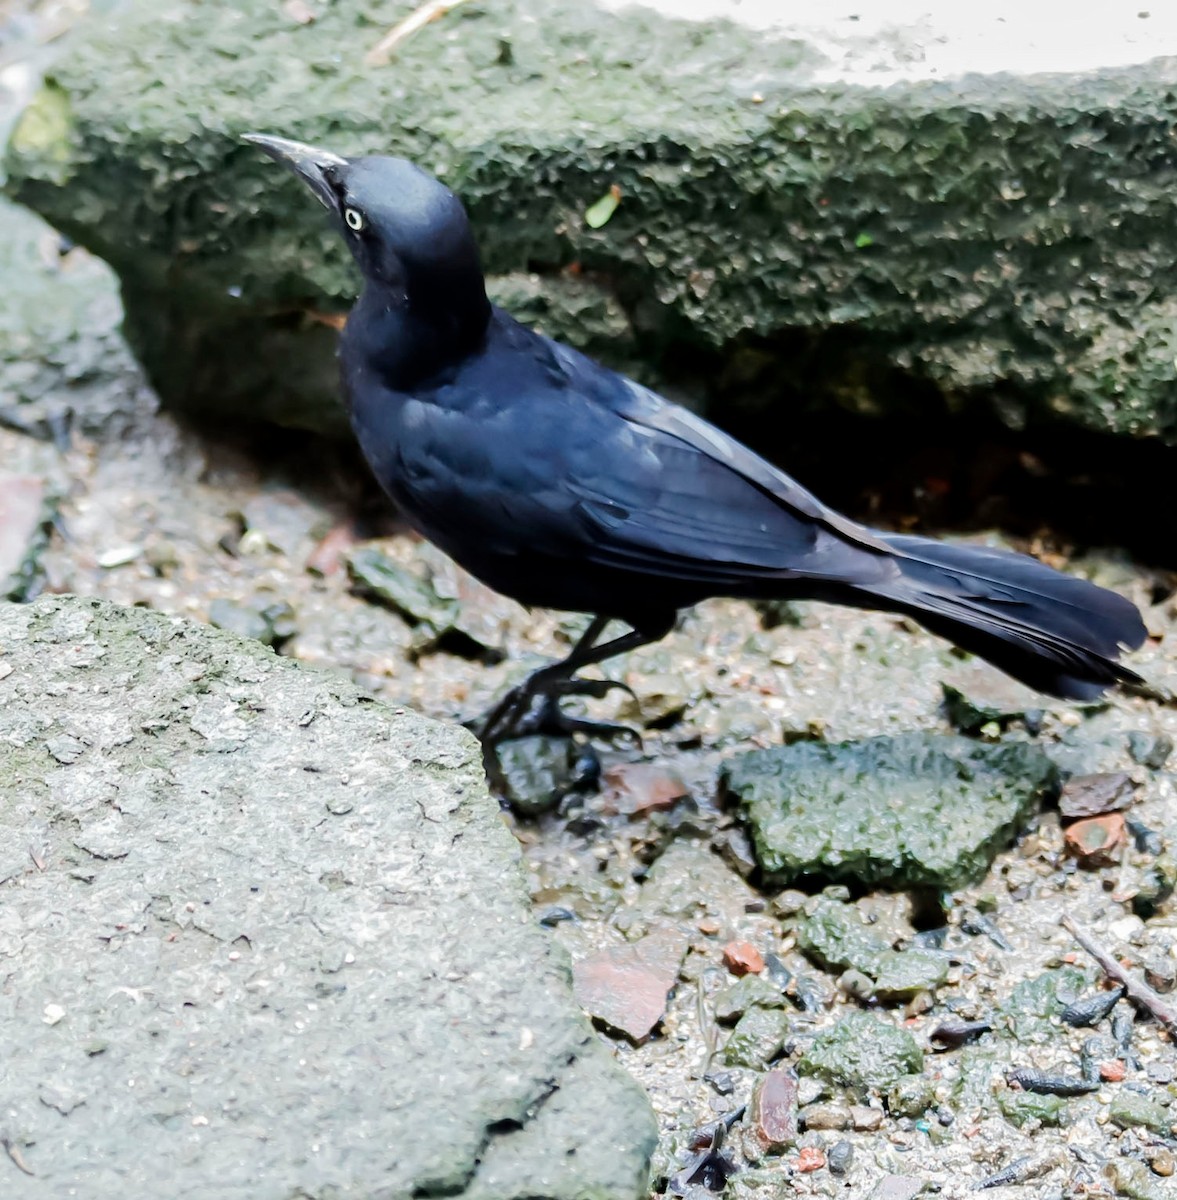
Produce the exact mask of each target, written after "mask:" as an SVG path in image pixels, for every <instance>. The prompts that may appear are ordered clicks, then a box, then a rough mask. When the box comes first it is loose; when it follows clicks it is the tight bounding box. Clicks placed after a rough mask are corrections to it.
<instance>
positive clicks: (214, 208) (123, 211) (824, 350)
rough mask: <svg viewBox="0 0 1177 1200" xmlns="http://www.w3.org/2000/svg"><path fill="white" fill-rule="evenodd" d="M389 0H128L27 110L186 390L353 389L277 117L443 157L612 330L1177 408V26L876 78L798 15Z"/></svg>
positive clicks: (230, 393) (619, 347) (635, 338)
mask: <svg viewBox="0 0 1177 1200" xmlns="http://www.w3.org/2000/svg"><path fill="white" fill-rule="evenodd" d="M380 33H381V29H380V28H379V27H378V26H377V25H376V24H375V23H374V20H373V18H372V17H371V16H370V15H369V14H368V12H367V11H366V10H364V9H362V8H359V9H357V8H355V7H353V6H350V5H327V6H323V7H321V8H319V9H317V10H316V20H315V21H313V22H311V23H307V24H300V23H299V22H297V21H296V20H294V19H293V18H292V17H291V16H290V15H289V14H288V13H287V12H286V11H285V10H284V9H283V6H281V5H274V4H271V3H269V2H267V0H249V2H248V3H241V4H234V5H218V6H209V5H207V4H200V3H196V2H195V0H164V2H161V0H137V2H131V3H128V4H126V5H125V6H123V7H121V8H120V9H119V10H118V12H117V14H116V15H113V16H108V15H105V14H104V15H102V16H101V17H98V18H95V19H94V20H93V21H91V22H90V24H89V28H88V30H86V31H85V32H84V33H83V35H82V36H80V37H78V38H77V39H76V40H75V42H74V43H73V45H72V46H71V48H70V50H69V51H68V53H67V54H66V55H65V56H64V57H63V58H62V59H60V60H59V61H58V62H57V64H56V65H55V67H54V71H53V77H52V81H51V83H50V85H49V86H48V87H47V88H46V89H45V90H43V91H42V92H40V93H39V94H38V96H37V97H36V99H35V100H34V102H33V105H32V106H31V108H30V110H29V112H28V114H27V115H26V117H25V119H24V120H23V121H22V122H21V123H20V124H19V126H18V127H17V128H16V130H15V132H14V135H13V147H14V153H13V154H12V156H11V169H12V178H11V186H12V188H13V189H14V190H15V192H16V194H17V195H18V196H20V197H21V198H22V199H24V200H26V201H27V202H28V203H30V204H31V205H33V206H34V207H36V208H37V209H38V210H40V211H41V212H43V213H44V214H45V215H46V216H47V217H48V218H49V219H50V220H51V221H52V222H53V223H55V224H56V225H58V226H60V227H61V228H62V229H64V230H66V231H67V232H69V233H70V234H71V236H75V237H77V238H79V239H80V240H83V241H84V242H85V244H87V245H89V246H91V247H93V248H94V249H96V250H97V251H98V252H99V253H100V254H102V255H103V256H104V257H106V258H108V259H109V261H110V262H112V263H113V264H114V265H115V266H116V269H117V270H118V271H119V273H120V275H121V276H122V277H123V280H124V283H125V285H126V298H127V303H128V310H129V317H130V324H131V330H132V333H133V337H134V341H135V344H136V345H137V346H138V347H139V348H140V350H141V351H142V354H143V357H144V361H145V362H146V363H147V365H148V368H149V370H150V372H151V374H152V377H153V378H154V379H155V380H156V381H157V383H158V384H159V385H160V387H161V389H162V391H163V393H164V396H165V399H167V400H169V401H171V402H174V403H181V404H190V405H191V404H196V405H202V406H204V405H207V406H211V405H213V404H214V403H215V402H219V403H220V404H221V405H222V406H223V407H224V408H225V410H226V411H233V412H237V411H239V408H240V406H241V405H242V404H243V403H247V404H248V405H249V406H250V410H251V411H254V412H256V413H257V414H258V415H266V416H274V417H280V418H281V419H283V420H285V421H287V422H293V423H302V424H314V425H322V424H323V423H324V422H326V421H330V420H332V419H334V418H335V414H336V413H337V409H336V408H335V405H334V393H335V371H334V364H333V362H332V355H331V345H332V340H333V333H332V330H331V328H330V326H329V325H328V324H326V323H324V322H323V321H321V320H319V319H318V316H317V315H321V314H322V312H323V311H324V310H325V311H327V312H328V313H337V312H338V311H339V310H340V308H341V307H342V306H343V304H344V303H345V301H346V299H347V298H348V297H349V296H350V294H351V292H352V290H353V287H354V280H353V278H352V276H351V274H350V271H349V270H348V268H347V266H346V265H345V257H344V251H343V249H342V247H341V246H338V245H335V244H333V243H334V239H333V235H331V234H329V233H328V232H327V231H326V230H324V228H323V225H322V218H321V214H320V212H319V210H318V208H317V206H316V205H315V204H314V203H313V202H311V201H309V199H308V197H307V196H306V195H305V193H304V192H303V191H302V190H301V189H299V187H298V185H297V184H296V183H295V182H294V181H292V180H290V179H289V178H287V177H286V176H285V175H284V174H283V173H282V172H280V171H278V170H277V169H276V168H274V166H273V164H271V163H268V162H266V161H264V160H263V158H262V156H261V155H260V154H258V153H257V152H256V151H254V150H252V149H250V148H247V147H244V146H242V145H240V143H239V142H238V141H237V137H238V135H239V134H240V133H242V132H244V131H246V130H248V129H253V128H258V127H261V128H264V129H268V130H276V131H280V132H282V133H285V134H287V135H290V136H295V137H301V138H304V139H310V140H314V139H319V140H324V139H325V140H329V141H332V142H333V143H334V144H335V146H336V147H337V148H338V149H340V150H341V151H343V152H345V153H355V152H360V151H374V150H391V151H394V152H399V153H402V154H404V155H406V156H409V157H412V158H415V159H418V160H420V161H421V162H422V163H424V164H425V165H426V166H428V167H431V168H433V169H435V170H437V171H439V172H441V173H442V174H443V175H444V176H445V178H446V179H447V180H448V181H449V182H451V183H453V184H454V185H455V186H456V187H457V188H458V189H459V190H460V191H461V192H462V194H463V195H464V196H465V197H466V198H467V200H468V201H469V204H470V207H471V210H472V213H473V216H474V219H475V223H476V225H477V227H478V231H479V233H480V234H481V240H482V244H483V245H484V247H485V250H486V254H487V260H488V265H489V267H490V269H491V271H492V272H493V273H494V274H495V275H496V276H497V277H498V281H497V282H496V285H495V292H496V294H497V295H499V296H500V297H504V298H506V299H508V300H509V301H510V303H511V305H512V307H513V308H515V309H516V310H517V311H519V312H520V313H521V314H522V315H523V316H524V317H525V318H528V319H535V320H538V321H539V322H540V323H541V324H543V325H544V326H545V327H547V328H548V329H549V330H550V331H551V332H554V333H556V334H564V335H567V336H569V337H571V338H573V340H576V341H578V342H579V343H581V344H582V345H585V346H586V347H587V348H589V349H590V350H593V351H597V352H600V353H602V354H604V355H606V356H607V357H609V358H610V359H612V360H613V361H615V362H619V363H621V364H622V365H631V364H632V363H633V362H634V361H636V360H637V359H638V358H639V357H645V358H647V359H648V358H649V357H651V356H657V355H658V354H659V353H660V352H661V351H664V350H665V349H666V347H667V346H670V345H681V344H682V343H683V342H685V341H688V340H689V341H691V342H694V343H696V344H698V343H705V344H709V345H711V346H712V347H727V348H729V349H731V348H733V347H734V346H735V345H738V347H739V350H738V352H737V353H735V354H734V355H729V356H728V359H729V361H730V362H731V364H732V365H733V368H734V370H733V371H732V372H729V373H727V377H726V379H724V381H723V382H724V391H725V392H726V394H727V395H728V396H730V395H731V393H732V391H733V390H735V391H742V390H745V389H748V390H750V391H752V392H754V393H757V394H759V395H760V396H761V398H763V397H764V396H765V395H766V394H767V395H768V396H769V397H770V398H771V397H777V398H778V399H780V398H782V397H787V398H788V399H791V400H797V399H799V398H803V397H808V398H811V399H812V400H813V402H816V403H822V402H825V403H830V402H837V403H840V404H843V405H848V406H851V407H856V408H858V409H860V410H863V411H876V410H877V409H878V408H880V407H888V406H896V407H905V406H910V405H911V404H913V403H914V404H919V403H926V402H927V401H928V399H929V397H932V396H936V395H939V397H940V398H941V401H942V402H944V401H946V402H947V403H948V404H949V405H950V406H959V405H962V404H965V403H968V402H970V401H971V399H972V397H973V396H974V395H975V394H977V393H978V392H983V393H984V394H985V395H987V396H989V397H990V398H991V403H992V406H993V408H994V410H995V411H996V412H997V414H998V415H999V416H1000V417H1001V418H1002V419H1004V420H1005V421H1006V422H1007V423H1008V424H1010V425H1011V426H1014V427H1021V426H1022V425H1023V424H1025V423H1027V422H1039V421H1047V420H1057V419H1060V418H1061V419H1065V420H1068V421H1071V422H1074V423H1077V424H1079V425H1082V426H1084V427H1086V428H1088V429H1093V430H1098V431H1111V432H1116V433H1126V434H1133V435H1159V436H1161V437H1164V438H1167V439H1174V438H1177V402H1175V401H1174V398H1173V397H1174V395H1175V394H1177V389H1175V388H1174V386H1173V385H1174V382H1175V381H1177V365H1175V364H1177V356H1175V354H1174V340H1173V332H1172V330H1173V325H1174V321H1173V317H1174V312H1175V308H1174V302H1173V300H1172V298H1171V297H1172V296H1173V295H1174V293H1175V291H1177V289H1175V288H1174V278H1175V274H1177V266H1175V265H1174V263H1173V260H1172V255H1171V254H1170V253H1169V252H1168V243H1167V238H1168V234H1167V230H1168V224H1169V215H1170V203H1171V194H1172V184H1173V166H1172V154H1171V143H1170V130H1171V128H1172V125H1173V121H1174V116H1175V112H1177V99H1175V96H1177V86H1175V85H1177V59H1173V58H1158V59H1154V60H1152V61H1150V62H1147V63H1144V64H1141V65H1138V66H1130V67H1121V68H1117V69H1114V70H1108V71H1092V72H1089V73H1080V74H1066V73H1062V74H1041V75H1029V76H1026V77H1021V78H1019V77H1017V76H1014V75H997V76H980V75H977V76H965V77H963V78H958V79H946V80H944V81H942V82H937V81H906V82H901V83H898V84H896V85H895V86H893V87H889V88H883V87H872V86H864V85H862V84H857V83H847V82H838V81H831V80H830V79H828V78H826V77H825V76H824V75H823V72H822V68H823V67H824V66H825V64H826V62H827V59H826V56H825V55H824V53H823V52H822V50H821V49H820V48H819V47H818V46H816V45H815V44H813V43H810V42H808V41H806V39H805V38H804V37H803V36H801V37H798V36H788V35H783V34H774V33H772V32H758V31H752V30H748V29H741V28H739V27H737V26H735V25H731V24H725V23H717V22H711V23H708V22H686V21H675V20H671V19H667V18H664V17H659V16H657V15H653V14H650V13H649V12H646V11H643V10H640V9H636V8H633V9H626V10H625V11H621V12H617V13H610V14H606V13H603V12H602V11H601V10H599V9H598V8H596V7H595V6H593V5H585V4H577V3H573V2H572V0H544V3H543V4H542V5H536V4H534V3H530V2H528V0H509V2H505V3H502V4H496V5H495V6H493V8H492V7H480V6H470V7H463V8H462V9H459V10H455V11H454V12H452V13H450V14H449V15H448V16H447V17H445V18H443V19H442V20H440V21H437V22H434V23H433V24H431V25H429V26H427V27H426V28H424V29H423V30H421V31H420V32H419V33H418V34H417V35H416V36H414V37H413V38H412V39H410V40H409V41H408V42H407V43H405V44H404V45H403V47H402V48H401V49H400V51H399V52H398V54H397V58H396V61H395V63H393V64H392V65H390V66H387V67H383V68H369V67H365V66H364V54H365V52H366V51H367V50H368V49H370V48H371V46H372V45H373V44H374V43H375V42H376V40H377V39H378V38H379V36H380ZM637 47H640V52H637V51H636V50H635V48H637ZM733 64H738V66H735V67H733ZM860 78H861V79H867V78H869V76H868V75H866V74H863V75H862V76H860ZM63 183H64V184H68V186H67V187H62V186H60V185H61V184H63ZM614 187H616V188H617V189H618V190H619V194H620V196H621V201H620V203H619V204H618V206H617V208H616V211H615V212H614V213H613V214H612V216H611V218H610V219H609V220H608V221H607V222H605V223H604V224H598V222H596V221H589V220H587V219H586V214H587V213H588V212H589V210H590V209H592V206H593V205H594V204H595V203H596V202H597V201H598V200H600V198H601V197H602V196H605V195H607V194H609V193H610V191H611V189H613V188H614ZM594 225H596V226H597V227H594ZM574 264H575V265H576V266H575V269H574V270H571V271H569V270H567V268H570V267H573V265H574ZM782 335H783V336H782ZM213 347H215V348H216V353H212V348H213ZM247 362H248V364H249V369H245V366H244V364H245V363H247ZM790 364H791V369H790V367H789V365H790ZM799 369H800V370H802V371H803V372H804V385H805V386H804V387H802V386H801V383H802V379H801V376H800V375H799V374H798V371H799ZM275 378H277V379H280V381H281V384H282V386H280V387H275V386H271V385H272V383H273V381H274V379H275ZM717 378H718V377H717ZM916 381H922V382H923V383H925V384H926V385H927V386H925V387H919V386H916V387H913V386H912V384H913V382H916ZM716 391H717V392H718V391H719V389H718V388H716Z"/></svg>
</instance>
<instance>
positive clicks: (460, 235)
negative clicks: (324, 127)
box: [245, 133, 483, 301]
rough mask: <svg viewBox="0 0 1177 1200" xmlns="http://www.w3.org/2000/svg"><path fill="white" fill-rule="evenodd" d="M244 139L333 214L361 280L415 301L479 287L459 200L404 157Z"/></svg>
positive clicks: (270, 139) (252, 135)
mask: <svg viewBox="0 0 1177 1200" xmlns="http://www.w3.org/2000/svg"><path fill="white" fill-rule="evenodd" d="M245 140H246V141H247V142H252V143H253V144H254V145H255V146H258V147H260V148H261V149H262V150H264V151H265V152H266V153H267V154H268V155H269V156H270V157H271V158H273V159H274V160H276V161H277V162H279V163H281V164H282V165H283V166H284V167H286V168H288V169H289V170H290V171H292V172H293V173H294V174H295V175H297V176H298V177H299V178H300V179H301V180H302V181H303V182H304V183H305V184H306V185H307V186H308V187H309V188H310V189H311V191H312V192H314V194H315V195H316V196H317V197H318V198H319V200H320V201H322V203H323V204H324V206H325V207H326V208H327V210H328V211H329V212H330V213H331V214H332V216H333V217H334V218H335V219H336V223H337V224H338V226H339V230H340V233H341V234H342V235H343V238H344V240H345V241H346V242H347V245H348V248H349V249H350V250H351V252H352V255H353V256H354V258H355V260H356V262H357V263H358V264H359V267H360V270H361V271H362V272H363V274H364V279H365V281H367V282H368V283H374V284H377V285H380V286H382V287H383V288H388V289H391V290H392V291H394V292H398V293H401V294H403V295H405V296H407V297H409V298H411V299H414V300H417V301H427V300H428V298H429V297H430V296H431V295H432V294H433V293H435V292H439V290H440V291H442V292H448V293H449V294H450V298H451V300H453V299H456V297H454V296H453V291H454V289H455V287H457V288H459V289H460V288H461V287H462V286H463V283H466V284H467V285H468V286H475V284H476V289H477V291H478V292H480V293H481V292H482V291H483V288H482V268H481V265H480V263H479V259H478V250H477V247H476V246H475V244H474V237H473V234H472V233H471V231H470V225H469V222H468V221H467V219H466V211H465V209H464V208H463V207H462V202H461V201H460V200H459V199H458V198H457V196H455V195H454V194H453V192H451V191H450V190H449V188H447V187H446V186H445V185H444V184H443V183H440V182H439V181H438V180H436V179H434V178H433V176H432V175H429V174H428V173H427V172H425V171H423V170H421V168H420V167H418V166H415V165H414V164H413V163H411V162H408V161H406V160H405V159H403V158H390V157H385V156H382V155H373V156H371V157H367V158H341V157H340V156H339V155H338V154H333V153H332V152H331V151H330V150H321V149H319V148H318V147H316V146H307V145H304V144H303V143H302V142H293V141H289V140H288V139H286V138H279V137H270V136H269V135H267V134H260V133H249V134H246V135H245Z"/></svg>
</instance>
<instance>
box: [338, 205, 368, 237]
mask: <svg viewBox="0 0 1177 1200" xmlns="http://www.w3.org/2000/svg"><path fill="white" fill-rule="evenodd" d="M343 219H344V220H345V221H346V222H347V227H348V229H354V230H355V231H356V233H359V232H360V230H361V229H363V227H364V214H363V213H362V212H360V210H359V209H358V208H345V209H344V210H343Z"/></svg>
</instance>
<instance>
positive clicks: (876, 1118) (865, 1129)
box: [850, 1104, 883, 1133]
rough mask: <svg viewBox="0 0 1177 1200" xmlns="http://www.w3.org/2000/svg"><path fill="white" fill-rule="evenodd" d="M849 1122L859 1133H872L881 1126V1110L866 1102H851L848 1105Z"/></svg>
mask: <svg viewBox="0 0 1177 1200" xmlns="http://www.w3.org/2000/svg"><path fill="white" fill-rule="evenodd" d="M850 1124H851V1126H852V1127H853V1128H854V1129H856V1130H857V1131H858V1132H859V1133H873V1132H874V1130H876V1129H881V1128H882V1125H883V1113H882V1110H881V1109H878V1108H871V1107H870V1106H869V1105H866V1104H853V1105H851V1106H850Z"/></svg>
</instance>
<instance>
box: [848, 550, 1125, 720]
mask: <svg viewBox="0 0 1177 1200" xmlns="http://www.w3.org/2000/svg"><path fill="white" fill-rule="evenodd" d="M877 536H878V537H879V538H880V539H881V540H882V541H884V542H886V543H887V545H889V546H890V547H891V548H892V549H893V550H894V551H895V558H896V562H897V564H898V566H899V568H900V571H901V572H902V574H901V576H900V578H899V579H897V580H893V581H891V582H889V583H885V584H879V585H871V586H869V587H867V588H865V589H864V590H866V591H867V592H868V593H869V595H870V596H872V597H873V598H874V599H876V600H877V601H878V602H879V604H880V607H885V608H888V609H891V610H893V611H896V612H902V613H906V614H907V615H908V616H911V617H913V618H914V619H915V620H917V621H918V622H919V623H920V624H921V625H923V626H924V627H925V628H926V629H929V630H931V632H932V633H935V634H938V635H939V636H940V637H944V638H947V639H948V640H949V641H950V642H954V643H955V644H956V645H958V646H960V647H961V649H963V650H968V651H969V652H970V653H972V654H976V655H977V656H978V657H980V658H983V659H986V660H987V661H988V662H991V663H992V664H993V665H994V666H995V667H1000V668H1001V670H1003V671H1005V672H1006V673H1007V674H1009V675H1012V676H1013V677H1014V678H1015V679H1020V680H1021V681H1022V682H1023V683H1026V684H1029V685H1030V687H1032V688H1036V689H1037V690H1038V691H1040V692H1047V693H1049V694H1050V695H1053V696H1061V697H1063V698H1065V699H1068V700H1091V699H1094V698H1095V697H1096V696H1099V695H1100V694H1101V693H1102V692H1103V691H1104V690H1105V689H1106V688H1108V687H1110V686H1111V685H1112V684H1116V683H1139V682H1141V680H1140V676H1139V675H1137V674H1136V673H1135V672H1133V671H1130V670H1129V669H1128V668H1127V667H1125V666H1123V665H1121V663H1120V662H1119V661H1117V660H1118V658H1119V656H1120V654H1121V652H1122V651H1124V650H1125V649H1131V650H1135V649H1136V648H1137V647H1138V646H1139V645H1140V644H1141V643H1142V642H1143V641H1144V638H1145V628H1144V623H1143V621H1142V620H1141V618H1140V613H1139V612H1138V611H1137V609H1136V606H1135V605H1134V604H1133V603H1132V602H1131V601H1129V600H1126V599H1125V598H1124V597H1123V596H1119V595H1117V594H1116V593H1115V592H1110V591H1108V590H1107V589H1106V588H1101V587H1097V586H1096V585H1095V584H1093V583H1089V582H1088V581H1087V580H1085V579H1076V578H1075V577H1074V576H1071V575H1063V574H1062V573H1061V572H1059V571H1055V570H1053V569H1052V568H1050V567H1047V566H1045V565H1044V564H1042V563H1040V562H1038V560H1037V559H1033V558H1030V557H1028V556H1027V555H1024V554H1015V553H1013V552H1012V551H1009V550H993V549H990V548H989V547H986V546H970V545H961V544H959V543H945V542H934V541H930V540H928V539H925V538H920V537H908V536H905V535H901V534H889V533H887V534H878V535H877Z"/></svg>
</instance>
